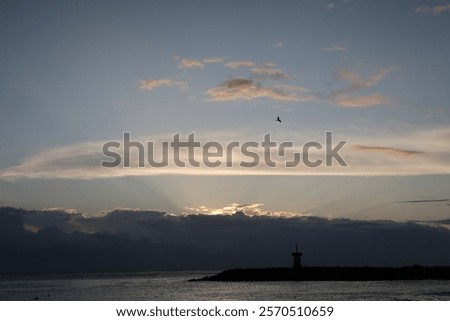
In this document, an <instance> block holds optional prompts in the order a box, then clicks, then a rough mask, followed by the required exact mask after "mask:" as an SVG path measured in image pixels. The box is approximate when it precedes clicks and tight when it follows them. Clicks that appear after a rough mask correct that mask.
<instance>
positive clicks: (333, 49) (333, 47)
mask: <svg viewBox="0 0 450 321" xmlns="http://www.w3.org/2000/svg"><path fill="white" fill-rule="evenodd" d="M322 50H325V51H347V50H348V48H347V47H344V46H339V45H334V46H329V47H324V48H322Z"/></svg>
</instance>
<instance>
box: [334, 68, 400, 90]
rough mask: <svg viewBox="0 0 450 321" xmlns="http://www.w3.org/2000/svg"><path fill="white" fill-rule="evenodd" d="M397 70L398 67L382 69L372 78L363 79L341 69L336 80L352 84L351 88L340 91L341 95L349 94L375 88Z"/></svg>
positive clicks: (356, 74)
mask: <svg viewBox="0 0 450 321" xmlns="http://www.w3.org/2000/svg"><path fill="white" fill-rule="evenodd" d="M396 70H398V68H397V67H394V66H391V67H388V68H383V69H380V70H379V71H378V72H377V73H376V74H374V75H372V76H369V77H366V78H362V77H361V76H360V75H359V74H358V73H355V72H352V71H349V70H346V69H340V70H338V72H337V75H336V78H337V79H338V80H344V81H347V82H350V87H348V88H346V89H344V90H342V91H339V93H343V92H345V93H348V92H352V91H355V90H359V89H363V88H369V87H373V86H375V85H377V84H378V82H380V81H381V80H382V79H383V78H384V77H385V76H386V75H387V74H388V73H390V72H393V71H396Z"/></svg>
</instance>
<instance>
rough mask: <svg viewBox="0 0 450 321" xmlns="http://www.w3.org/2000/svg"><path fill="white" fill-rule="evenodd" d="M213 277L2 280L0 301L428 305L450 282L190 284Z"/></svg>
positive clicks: (447, 293)
mask: <svg viewBox="0 0 450 321" xmlns="http://www.w3.org/2000/svg"><path fill="white" fill-rule="evenodd" d="M215 273H217V271H206V272H205V271H175V272H174V271H170V272H168V271H164V272H138V273H72V274H71V273H65V274H45V275H37V274H33V275H0V300H1V301H8V300H14V301H27V300H53V301H116V300H117V301H141V300H144V301H209V300H214V301H356V300H357V301H379V300H383V301H396V300H401V301H410V300H414V301H431V300H445V301H447V300H450V281H448V280H445V281H442V280H413V281H369V282H368V281H364V282H355V281H352V282H345V281H342V282H341V281H332V282H330V281H326V282H325V281H303V282H292V281H284V282H189V280H191V279H198V278H202V277H204V276H207V275H212V274H215Z"/></svg>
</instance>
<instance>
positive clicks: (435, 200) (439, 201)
mask: <svg viewBox="0 0 450 321" xmlns="http://www.w3.org/2000/svg"><path fill="white" fill-rule="evenodd" d="M442 202H450V198H441V199H418V200H412V201H402V202H399V203H442ZM449 224H450V221H449Z"/></svg>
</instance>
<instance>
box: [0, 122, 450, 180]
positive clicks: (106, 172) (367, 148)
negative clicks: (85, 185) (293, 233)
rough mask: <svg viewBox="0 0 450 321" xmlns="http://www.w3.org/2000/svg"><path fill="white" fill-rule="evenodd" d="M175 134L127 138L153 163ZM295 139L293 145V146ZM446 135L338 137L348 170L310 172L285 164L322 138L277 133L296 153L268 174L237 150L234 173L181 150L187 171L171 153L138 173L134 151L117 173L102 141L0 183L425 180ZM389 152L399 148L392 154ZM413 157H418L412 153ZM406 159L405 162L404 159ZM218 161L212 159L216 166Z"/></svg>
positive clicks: (437, 169) (439, 158)
mask: <svg viewBox="0 0 450 321" xmlns="http://www.w3.org/2000/svg"><path fill="white" fill-rule="evenodd" d="M173 135H174V134H159V135H153V136H140V137H133V135H132V137H131V140H132V141H138V142H141V143H142V144H143V146H144V155H147V153H148V147H147V143H148V142H153V143H154V151H153V153H154V158H155V159H156V160H158V161H159V160H161V159H162V147H161V146H162V142H171V141H173ZM293 137H295V139H296V141H293ZM449 137H450V129H449V128H446V127H445V128H432V129H422V130H417V129H415V128H414V129H405V128H399V129H398V130H397V131H395V132H390V133H383V131H381V132H371V133H370V135H356V134H354V133H353V134H348V133H345V131H340V132H339V136H335V138H334V139H333V140H334V141H335V142H337V141H338V140H348V141H350V143H351V144H352V145H359V147H356V148H355V147H353V148H347V147H346V146H344V148H342V149H341V152H340V155H341V156H342V158H343V159H344V160H345V162H346V163H347V164H348V165H349V167H341V166H329V167H326V166H319V167H317V168H311V167H307V166H305V165H304V164H303V163H299V164H298V165H297V166H295V167H286V162H287V161H292V160H293V159H294V156H293V153H294V152H297V153H301V146H302V145H303V144H305V142H308V141H311V140H314V141H317V142H319V143H321V144H322V145H324V144H325V142H324V133H323V132H307V133H306V132H303V133H301V134H299V132H298V131H293V132H290V131H287V130H280V131H278V132H277V135H276V136H275V135H273V137H272V139H273V140H276V141H278V142H282V141H285V142H289V141H293V145H294V148H289V149H287V150H286V153H285V156H283V157H280V155H278V151H277V150H275V149H273V150H272V154H271V155H272V157H271V158H272V160H273V161H274V162H275V163H276V167H275V168H269V167H267V166H265V165H264V163H263V162H260V164H259V165H258V166H256V167H254V168H243V167H240V166H239V163H240V162H241V161H244V162H249V161H251V159H250V158H249V157H246V156H244V155H243V154H242V153H241V152H240V150H239V149H234V150H233V159H232V165H233V166H232V167H229V168H227V167H226V166H225V165H226V164H227V162H226V161H227V158H226V157H225V154H224V156H223V157H222V158H218V159H217V160H220V161H221V162H222V164H221V165H220V166H219V167H212V168H211V167H206V166H200V167H199V168H194V167H192V166H190V165H189V164H188V163H187V152H186V149H185V148H182V149H181V150H180V157H181V159H182V160H184V161H186V165H187V166H186V167H178V166H176V165H175V163H174V157H173V150H172V149H170V148H169V150H168V166H166V167H152V166H150V165H149V164H148V163H147V158H146V157H144V167H138V163H139V162H138V160H139V158H138V157H137V151H136V150H132V153H131V159H130V167H129V168H125V167H123V166H122V165H120V166H118V167H115V168H105V167H101V166H100V164H101V163H102V161H111V159H109V158H108V157H106V156H105V155H103V154H102V146H103V144H104V143H105V141H103V142H102V141H97V142H86V143H80V144H74V145H69V146H65V147H55V148H50V149H47V150H43V151H41V152H39V153H36V154H34V155H31V156H29V157H27V158H25V159H23V160H22V161H21V162H20V163H18V164H16V165H14V166H10V167H8V168H3V169H0V179H2V180H7V181H14V180H18V179H53V178H64V179H98V178H114V177H125V176H142V177H144V176H152V175H164V174H165V175H172V174H180V175H346V176H359V175H364V176H373V175H393V176H398V175H425V174H450V164H449V162H448V159H449V157H450V152H449V150H450V139H449ZM180 139H181V140H182V141H186V140H187V134H183V133H182V134H181V135H180ZM195 139H196V141H199V142H201V144H205V143H206V142H210V141H216V142H219V143H220V144H221V145H222V146H223V148H224V149H225V148H226V146H227V144H228V143H230V142H231V141H239V142H241V144H242V143H243V142H247V141H254V142H262V140H263V137H262V136H257V135H256V134H255V133H254V132H253V131H252V130H250V129H249V130H245V129H243V130H240V131H238V132H236V133H235V135H233V136H230V133H229V132H227V131H225V132H204V133H196V134H195ZM114 141H117V142H119V143H120V144H121V146H120V148H118V149H115V151H116V152H117V153H119V155H121V157H123V154H124V153H123V138H120V139H116V140H114ZM392 146H401V148H395V147H392ZM253 151H254V152H255V153H256V154H257V155H258V156H259V159H260V160H263V159H264V149H263V148H262V147H261V143H259V145H258V147H257V148H255V149H254V150H253ZM416 152H417V153H416ZM407 155H410V156H409V157H406V156H407ZM203 157H204V156H203V153H202V149H201V148H196V149H195V153H194V158H195V159H196V160H197V161H199V162H201V161H202V160H203ZM311 157H313V158H314V159H316V158H320V159H324V157H325V155H324V149H322V150H317V151H314V154H311ZM215 160H216V159H214V161H215Z"/></svg>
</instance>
